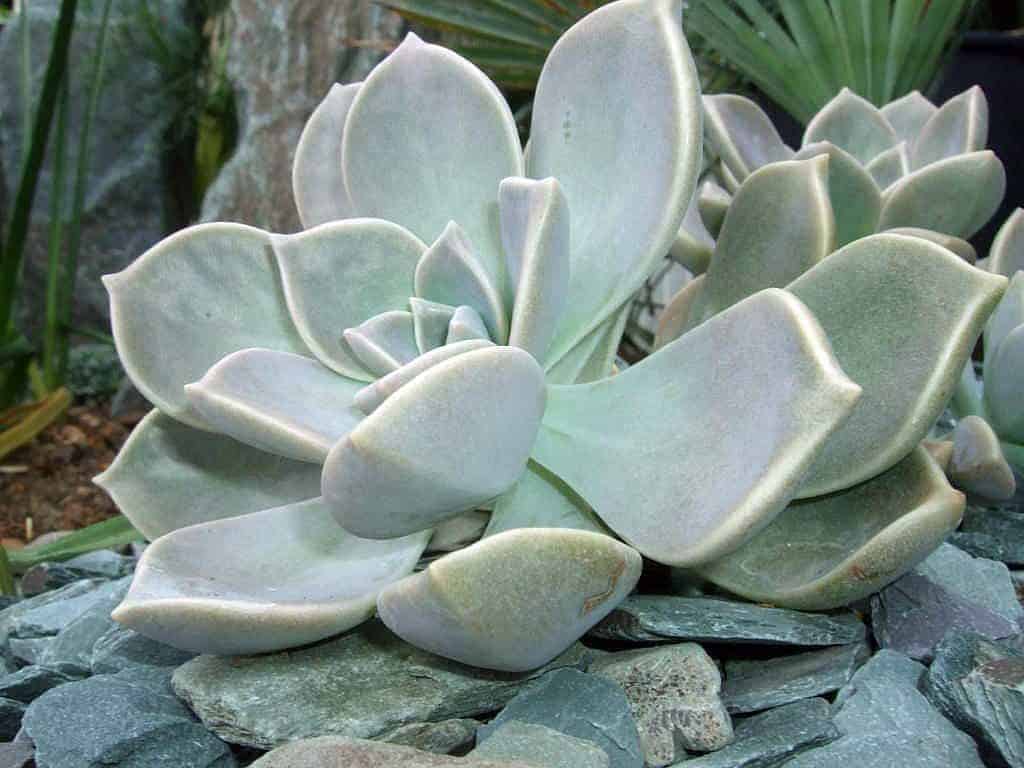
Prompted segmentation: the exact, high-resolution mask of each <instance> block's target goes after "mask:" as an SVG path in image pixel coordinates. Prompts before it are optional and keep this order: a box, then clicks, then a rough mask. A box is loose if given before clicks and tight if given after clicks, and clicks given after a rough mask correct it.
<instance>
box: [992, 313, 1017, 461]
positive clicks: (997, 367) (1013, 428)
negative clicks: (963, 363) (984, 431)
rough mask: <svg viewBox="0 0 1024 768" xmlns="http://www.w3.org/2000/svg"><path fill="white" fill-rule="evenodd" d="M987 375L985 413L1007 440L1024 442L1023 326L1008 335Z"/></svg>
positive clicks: (997, 351)
mask: <svg viewBox="0 0 1024 768" xmlns="http://www.w3.org/2000/svg"><path fill="white" fill-rule="evenodd" d="M988 367H989V368H990V370H991V374H990V375H989V376H987V377H986V378H985V413H986V415H987V416H988V419H989V421H990V422H991V423H992V426H993V427H995V429H996V431H997V432H998V433H999V436H1000V437H1001V438H1002V439H1003V440H1004V441H1006V442H1010V443H1017V444H1020V445H1024V400H1022V398H1021V391H1022V385H1021V379H1022V374H1021V372H1022V371H1024V325H1020V326H1017V328H1015V329H1014V330H1013V331H1011V332H1010V333H1009V334H1007V336H1006V338H1005V339H1003V342H1002V344H1000V345H999V347H998V349H996V354H995V357H994V359H993V360H992V362H991V363H990V364H989V366H988Z"/></svg>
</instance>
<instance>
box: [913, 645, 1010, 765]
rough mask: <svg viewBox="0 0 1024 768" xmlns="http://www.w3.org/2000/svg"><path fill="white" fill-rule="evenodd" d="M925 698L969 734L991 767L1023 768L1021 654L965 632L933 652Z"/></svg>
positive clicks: (937, 647) (924, 688) (924, 687)
mask: <svg viewBox="0 0 1024 768" xmlns="http://www.w3.org/2000/svg"><path fill="white" fill-rule="evenodd" d="M923 690H924V695H925V696H927V697H928V700H929V701H931V702H932V704H934V705H935V707H936V708H937V709H938V710H939V711H940V712H942V713H943V714H944V715H946V717H948V718H949V719H950V720H952V721H953V722H954V723H956V724H957V725H958V726H959V727H960V728H961V729H962V730H964V731H966V732H967V733H969V734H971V736H973V737H974V738H975V740H976V741H977V742H978V743H979V744H980V745H981V746H982V748H983V751H987V753H988V754H989V755H993V756H997V758H996V759H995V760H991V761H990V762H993V763H996V764H1001V763H1000V761H1002V763H1005V764H1006V765H1010V766H1024V651H1020V650H1018V649H1016V648H1013V647H1011V646H1009V645H1008V644H1003V643H999V642H998V641H997V642H993V641H990V640H987V639H986V638H984V637H982V636H980V635H977V634H973V633H966V632H951V633H949V634H948V635H946V637H945V638H943V640H942V642H941V643H939V644H938V645H937V646H936V648H935V661H933V662H932V665H931V667H930V668H929V670H928V674H927V676H926V677H925V679H924V686H923Z"/></svg>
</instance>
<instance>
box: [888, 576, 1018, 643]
mask: <svg viewBox="0 0 1024 768" xmlns="http://www.w3.org/2000/svg"><path fill="white" fill-rule="evenodd" d="M1007 578H1009V577H1008V576H1007ZM871 627H872V630H873V631H874V634H875V639H876V640H877V641H878V644H879V645H880V646H881V647H883V648H889V649H890V650H893V651H899V652H900V653H904V654H906V655H907V656H910V657H911V658H914V659H920V660H922V661H929V660H931V658H932V653H933V650H934V648H935V645H936V644H937V643H938V642H939V641H940V640H941V639H942V637H943V636H944V635H945V634H946V632H947V631H950V630H957V631H973V632H979V633H981V634H982V635H984V636H985V637H989V638H993V639H995V638H1000V637H1008V636H1009V635H1013V634H1016V633H1017V632H1019V631H1020V627H1019V625H1018V624H1017V623H1016V622H1010V621H1008V620H1007V619H1006V618H1004V617H1003V616H1000V615H999V614H997V613H994V612H993V611H991V610H989V609H988V608H985V607H983V606H980V605H978V604H976V603H971V602H968V601H967V600H964V599H963V598H961V597H960V596H959V595H956V594H954V593H953V592H950V591H949V590H947V589H945V588H943V587H941V586H939V585H938V584H936V583H935V582H933V581H931V580H929V579H928V578H925V577H924V576H922V575H920V574H919V573H915V572H913V571H912V572H910V573H908V574H906V575H905V576H903V577H901V578H899V579H897V580H896V581H894V582H893V583H892V584H890V585H889V586H888V587H886V588H885V589H883V590H882V591H881V592H879V593H878V594H877V595H873V596H872V597H871Z"/></svg>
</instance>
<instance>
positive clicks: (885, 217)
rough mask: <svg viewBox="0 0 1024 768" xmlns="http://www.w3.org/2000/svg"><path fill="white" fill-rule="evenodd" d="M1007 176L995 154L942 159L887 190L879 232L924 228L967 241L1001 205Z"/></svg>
mask: <svg viewBox="0 0 1024 768" xmlns="http://www.w3.org/2000/svg"><path fill="white" fill-rule="evenodd" d="M1005 192H1006V171H1005V170H1004V169H1003V164H1002V163H1001V162H1000V161H999V158H997V157H996V156H995V155H994V154H992V152H990V151H988V150H986V151H984V152H971V153H970V154H967V155H957V156H956V157H951V158H949V159H947V160H939V161H938V162H937V163H932V164H931V165H928V166H926V167H924V168H922V169H920V170H918V171H914V172H913V173H911V174H909V175H907V176H904V177H903V178H902V179H900V180H899V181H897V182H896V183H895V184H893V185H892V186H891V187H889V188H888V189H887V190H886V191H885V195H884V197H883V201H882V217H881V219H880V220H879V222H878V228H879V229H880V230H882V229H895V228H896V227H920V228H921V229H933V230H935V231H936V232H945V233H946V234H949V235H956V236H957V237H962V238H964V239H967V238H969V237H971V235H973V234H974V233H975V232H977V231H978V230H979V229H981V228H982V227H983V226H985V223H986V222H987V221H988V220H989V219H990V218H992V215H993V214H994V213H995V212H996V210H998V208H999V205H1000V203H1002V201H1003V194H1004V193H1005Z"/></svg>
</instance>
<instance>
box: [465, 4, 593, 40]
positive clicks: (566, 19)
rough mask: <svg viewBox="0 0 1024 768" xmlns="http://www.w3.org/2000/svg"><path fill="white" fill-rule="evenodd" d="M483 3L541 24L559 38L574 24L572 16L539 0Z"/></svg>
mask: <svg viewBox="0 0 1024 768" xmlns="http://www.w3.org/2000/svg"><path fill="white" fill-rule="evenodd" d="M482 2H483V3H485V4H486V5H490V6H493V7H495V8H498V9H499V10H502V11H508V12H509V13H511V14H513V15H514V16H518V17H519V18H521V19H523V20H525V21H528V22H532V23H535V24H539V25H541V26H542V27H543V28H544V29H546V30H548V31H551V32H554V33H556V34H557V35H559V36H560V35H561V34H562V32H564V31H565V30H567V29H568V28H569V27H570V26H572V22H573V19H572V16H570V15H569V14H568V13H566V12H565V11H561V12H559V11H558V10H556V9H555V8H553V7H552V6H550V5H548V4H547V3H544V2H538V1H537V0H482Z"/></svg>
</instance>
